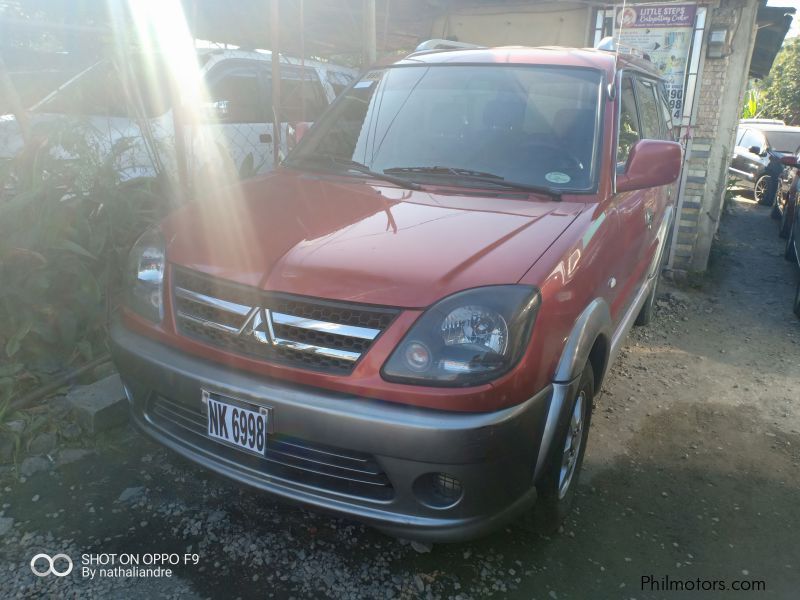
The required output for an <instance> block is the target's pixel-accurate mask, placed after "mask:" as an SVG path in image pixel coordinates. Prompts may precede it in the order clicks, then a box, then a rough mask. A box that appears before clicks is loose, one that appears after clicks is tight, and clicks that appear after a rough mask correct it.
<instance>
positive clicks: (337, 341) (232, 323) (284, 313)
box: [172, 268, 398, 374]
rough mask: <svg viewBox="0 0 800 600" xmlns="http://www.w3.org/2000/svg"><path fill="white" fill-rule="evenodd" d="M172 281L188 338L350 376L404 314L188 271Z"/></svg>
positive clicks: (177, 318)
mask: <svg viewBox="0 0 800 600" xmlns="http://www.w3.org/2000/svg"><path fill="white" fill-rule="evenodd" d="M172 273H173V275H172V281H173V286H172V289H173V295H172V298H173V306H174V310H175V322H176V325H177V328H178V332H179V333H180V334H182V335H185V336H187V337H191V338H194V339H197V340H199V341H202V342H205V343H207V344H209V345H212V346H215V347H218V348H222V349H225V350H228V351H231V352H235V353H237V354H244V355H247V356H253V357H256V358H260V359H263V360H267V361H271V362H278V363H282V364H288V365H292V366H298V367H301V368H308V369H314V370H321V371H329V372H333V373H339V374H347V373H350V372H351V371H352V370H353V368H354V367H355V364H356V363H357V362H358V360H359V359H360V358H361V357H362V356H363V355H364V353H366V352H367V350H368V349H369V347H370V346H371V345H372V343H373V342H374V341H375V340H376V339H377V337H378V336H379V335H380V334H381V333H382V332H383V331H384V330H385V329H386V327H388V326H389V324H390V323H391V322H392V320H393V319H394V318H395V316H397V312H398V311H397V310H394V309H387V308H382V307H373V306H364V305H354V304H348V303H339V302H330V301H327V300H316V299H309V298H303V297H297V296H291V295H287V294H279V293H268V292H262V291H260V290H257V289H254V288H248V287H244V286H239V285H237V284H233V283H230V282H226V281H222V280H219V279H213V278H210V277H207V276H205V275H201V274H198V273H196V272H193V271H189V270H186V269H181V268H173V271H172Z"/></svg>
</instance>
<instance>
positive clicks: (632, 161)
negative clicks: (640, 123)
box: [617, 140, 683, 192]
mask: <svg viewBox="0 0 800 600" xmlns="http://www.w3.org/2000/svg"><path fill="white" fill-rule="evenodd" d="M682 163H683V149H682V148H681V145H680V144H679V143H678V142H667V141H664V140H639V141H638V142H636V144H634V146H633V148H631V152H630V154H629V155H628V163H627V165H626V166H625V172H624V173H621V174H619V175H617V192H630V191H633V190H643V189H645V188H652V187H660V186H662V185H668V184H670V183H672V182H673V181H675V180H676V179H678V176H680V174H681V165H682Z"/></svg>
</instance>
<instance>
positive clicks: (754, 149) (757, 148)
mask: <svg viewBox="0 0 800 600" xmlns="http://www.w3.org/2000/svg"><path fill="white" fill-rule="evenodd" d="M748 151H750V152H752V153H753V154H758V155H759V156H766V155H767V150H766V148H761V147H760V146H750V147H749V148H748Z"/></svg>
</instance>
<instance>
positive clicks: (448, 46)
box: [414, 39, 486, 52]
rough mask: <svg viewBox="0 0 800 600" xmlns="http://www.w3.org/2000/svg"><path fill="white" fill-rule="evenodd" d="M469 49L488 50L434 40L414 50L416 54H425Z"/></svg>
mask: <svg viewBox="0 0 800 600" xmlns="http://www.w3.org/2000/svg"><path fill="white" fill-rule="evenodd" d="M467 48H486V46H479V45H478V44H468V43H466V42H455V41H453V40H442V39H432V40H426V41H424V42H422V43H421V44H420V45H419V46H417V47H416V48H415V49H414V52H425V51H427V50H464V49H467Z"/></svg>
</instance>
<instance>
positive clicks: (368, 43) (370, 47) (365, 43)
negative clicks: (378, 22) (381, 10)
mask: <svg viewBox="0 0 800 600" xmlns="http://www.w3.org/2000/svg"><path fill="white" fill-rule="evenodd" d="M363 12H364V25H363V36H364V37H363V40H362V48H363V61H364V67H369V66H370V65H372V64H375V61H376V60H377V58H378V51H377V44H378V41H377V39H376V38H377V31H376V27H375V18H376V16H375V0H364V11H363Z"/></svg>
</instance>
